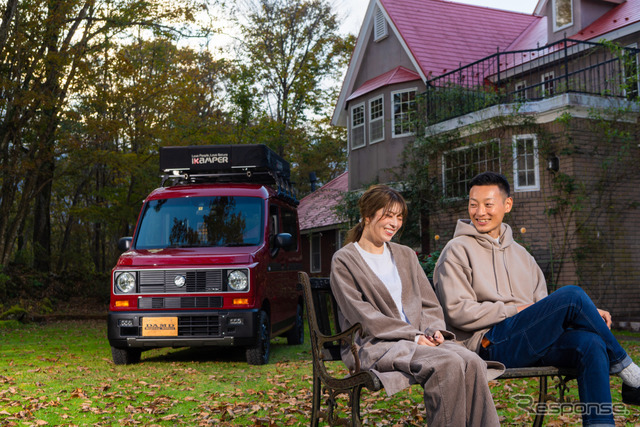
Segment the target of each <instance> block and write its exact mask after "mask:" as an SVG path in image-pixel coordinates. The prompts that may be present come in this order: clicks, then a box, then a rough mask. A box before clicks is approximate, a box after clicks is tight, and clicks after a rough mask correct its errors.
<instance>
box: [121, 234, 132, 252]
mask: <svg viewBox="0 0 640 427" xmlns="http://www.w3.org/2000/svg"><path fill="white" fill-rule="evenodd" d="M132 241H133V237H121V238H120V240H118V249H120V250H121V251H122V252H126V251H128V250H129V249H131V242H132Z"/></svg>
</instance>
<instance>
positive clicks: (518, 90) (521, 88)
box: [514, 80, 527, 101]
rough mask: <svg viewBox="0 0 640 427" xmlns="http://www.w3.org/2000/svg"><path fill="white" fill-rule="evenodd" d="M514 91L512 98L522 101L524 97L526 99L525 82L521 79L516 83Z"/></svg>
mask: <svg viewBox="0 0 640 427" xmlns="http://www.w3.org/2000/svg"><path fill="white" fill-rule="evenodd" d="M514 92H515V94H514V99H516V100H519V101H524V100H525V99H527V82H526V81H524V80H523V81H521V82H518V83H516V86H515V88H514Z"/></svg>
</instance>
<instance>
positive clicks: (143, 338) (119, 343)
mask: <svg viewBox="0 0 640 427" xmlns="http://www.w3.org/2000/svg"><path fill="white" fill-rule="evenodd" d="M144 318H154V319H155V320H156V321H161V320H162V319H167V320H168V321H173V322H175V323H176V324H177V331H174V332H173V333H171V334H170V335H171V336H158V335H157V334H156V335H149V333H148V332H147V331H144V330H143V319H144ZM167 323H170V322H167ZM258 327H259V325H258V310H257V309H253V310H233V311H229V310H207V311H184V310H183V311H136V312H111V313H109V317H108V338H109V343H110V344H111V346H113V347H117V348H131V347H135V348H145V347H146V348H158V347H203V346H241V347H246V346H252V345H255V343H256V340H257V338H256V337H257V335H258V332H257V331H258Z"/></svg>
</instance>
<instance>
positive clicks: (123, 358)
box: [111, 347, 142, 365]
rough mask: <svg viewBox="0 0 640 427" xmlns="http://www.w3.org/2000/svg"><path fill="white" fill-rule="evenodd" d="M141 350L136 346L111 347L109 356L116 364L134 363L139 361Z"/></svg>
mask: <svg viewBox="0 0 640 427" xmlns="http://www.w3.org/2000/svg"><path fill="white" fill-rule="evenodd" d="M141 354H142V350H139V349H137V348H116V347H111V356H113V363H115V364H116V365H135V364H136V363H139V362H140V355H141Z"/></svg>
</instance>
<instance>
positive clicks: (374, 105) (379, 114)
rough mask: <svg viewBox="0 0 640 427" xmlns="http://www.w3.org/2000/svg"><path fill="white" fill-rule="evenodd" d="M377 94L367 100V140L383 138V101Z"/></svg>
mask: <svg viewBox="0 0 640 427" xmlns="http://www.w3.org/2000/svg"><path fill="white" fill-rule="evenodd" d="M383 99H384V98H383V97H382V96H379V97H378V98H374V99H372V100H370V101H369V142H370V143H374V142H380V141H382V140H383V139H384V103H383Z"/></svg>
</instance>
